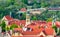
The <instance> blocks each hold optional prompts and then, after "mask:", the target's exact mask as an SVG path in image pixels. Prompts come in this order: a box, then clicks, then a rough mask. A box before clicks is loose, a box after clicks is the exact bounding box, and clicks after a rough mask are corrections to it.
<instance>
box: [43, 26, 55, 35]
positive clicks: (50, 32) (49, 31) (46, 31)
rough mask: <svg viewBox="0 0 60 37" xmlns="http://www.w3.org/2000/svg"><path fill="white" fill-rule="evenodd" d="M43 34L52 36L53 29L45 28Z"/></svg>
mask: <svg viewBox="0 0 60 37" xmlns="http://www.w3.org/2000/svg"><path fill="white" fill-rule="evenodd" d="M44 31H45V34H46V35H53V34H54V29H53V28H50V27H49V28H45V30H44Z"/></svg>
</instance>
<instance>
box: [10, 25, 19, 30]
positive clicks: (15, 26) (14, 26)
mask: <svg viewBox="0 0 60 37" xmlns="http://www.w3.org/2000/svg"><path fill="white" fill-rule="evenodd" d="M14 28H18V26H17V25H16V24H12V25H11V26H10V29H11V30H13V29H14Z"/></svg>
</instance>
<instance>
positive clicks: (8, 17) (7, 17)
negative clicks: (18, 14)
mask: <svg viewBox="0 0 60 37" xmlns="http://www.w3.org/2000/svg"><path fill="white" fill-rule="evenodd" d="M5 18H6V19H7V20H13V18H11V17H10V16H9V15H7V16H5Z"/></svg>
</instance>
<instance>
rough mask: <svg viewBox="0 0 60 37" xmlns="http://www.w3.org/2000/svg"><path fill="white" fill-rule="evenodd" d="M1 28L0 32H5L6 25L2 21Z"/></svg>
mask: <svg viewBox="0 0 60 37" xmlns="http://www.w3.org/2000/svg"><path fill="white" fill-rule="evenodd" d="M1 27H2V32H5V31H6V29H5V28H6V24H5V22H4V21H2V23H1Z"/></svg>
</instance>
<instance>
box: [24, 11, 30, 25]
mask: <svg viewBox="0 0 60 37" xmlns="http://www.w3.org/2000/svg"><path fill="white" fill-rule="evenodd" d="M29 24H30V12H29V11H28V12H27V13H26V25H25V26H27V25H29Z"/></svg>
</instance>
